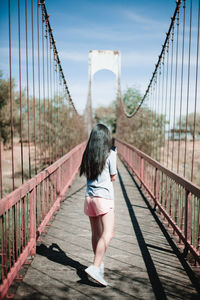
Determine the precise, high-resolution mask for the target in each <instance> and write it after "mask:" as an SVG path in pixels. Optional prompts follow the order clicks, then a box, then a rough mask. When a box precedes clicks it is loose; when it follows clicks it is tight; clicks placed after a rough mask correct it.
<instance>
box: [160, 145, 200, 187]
mask: <svg viewBox="0 0 200 300" xmlns="http://www.w3.org/2000/svg"><path fill="white" fill-rule="evenodd" d="M167 147H168V145H167V141H166V144H165V147H164V148H161V163H162V164H163V165H165V166H167V165H168V168H169V169H171V170H173V171H174V172H176V173H177V170H178V152H179V174H180V175H181V176H183V175H184V159H185V141H180V151H179V142H178V141H174V142H173V141H169V150H168V152H169V155H168V164H167ZM173 147H174V150H173ZM163 151H164V153H163ZM192 152H193V142H192V141H187V144H186V164H185V177H186V178H187V179H189V180H191V168H192ZM172 153H173V156H172ZM163 154H164V155H163ZM163 157H164V159H163ZM193 167H194V170H193V182H194V183H195V184H197V185H199V186H200V141H196V142H195V148H194V166H193Z"/></svg>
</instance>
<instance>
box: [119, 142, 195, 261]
mask: <svg viewBox="0 0 200 300" xmlns="http://www.w3.org/2000/svg"><path fill="white" fill-rule="evenodd" d="M116 146H117V148H118V154H119V156H120V158H121V159H122V160H123V161H124V162H125V163H126V165H127V166H128V168H129V169H130V171H131V172H132V173H133V174H134V175H135V176H136V178H137V179H138V180H139V182H140V183H141V184H142V186H143V187H144V189H145V190H146V192H147V193H148V195H149V196H150V197H151V199H152V200H153V202H154V204H155V206H157V207H158V208H159V211H160V212H161V214H162V215H163V216H164V218H165V221H167V222H168V224H169V226H170V227H171V228H172V229H173V233H174V234H175V235H176V236H177V237H178V239H179V240H178V242H179V243H180V245H182V246H183V247H184V253H185V254H187V253H188V251H190V253H191V254H192V255H193V256H194V259H195V262H197V263H198V264H199V263H200V248H199V247H200V188H199V187H198V186H196V185H195V184H193V183H192V182H190V181H188V180H187V179H185V178H183V177H181V176H179V175H177V174H175V173H174V172H172V171H171V170H169V169H167V168H166V167H164V166H162V165H161V164H160V163H158V162H157V161H155V160H153V159H152V158H151V157H149V156H148V155H146V154H145V153H143V152H141V151H139V150H138V149H137V148H135V147H133V146H132V145H130V144H127V143H124V142H122V141H120V140H116Z"/></svg>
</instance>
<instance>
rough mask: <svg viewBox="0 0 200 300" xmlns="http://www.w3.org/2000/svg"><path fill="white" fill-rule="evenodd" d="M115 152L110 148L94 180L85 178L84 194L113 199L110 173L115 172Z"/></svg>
mask: <svg viewBox="0 0 200 300" xmlns="http://www.w3.org/2000/svg"><path fill="white" fill-rule="evenodd" d="M116 154H117V153H116V152H115V151H113V150H110V154H109V156H108V158H107V159H106V163H105V167H104V169H103V171H102V172H101V174H100V175H98V177H97V178H96V179H94V180H87V189H86V196H96V197H101V198H105V199H114V191H113V184H112V181H111V178H110V175H115V174H117V163H116Z"/></svg>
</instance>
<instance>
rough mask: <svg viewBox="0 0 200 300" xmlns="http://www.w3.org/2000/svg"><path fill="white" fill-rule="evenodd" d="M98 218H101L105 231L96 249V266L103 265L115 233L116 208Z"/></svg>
mask: <svg viewBox="0 0 200 300" xmlns="http://www.w3.org/2000/svg"><path fill="white" fill-rule="evenodd" d="M98 218H100V220H101V222H102V225H103V232H102V235H101V237H100V239H99V240H98V242H97V245H96V249H95V256H94V266H96V267H99V266H100V265H101V263H102V260H103V256H104V254H105V252H106V249H107V247H108V244H109V242H110V241H111V239H112V238H113V235H114V210H112V211H110V212H109V213H107V214H105V215H102V216H99V217H98Z"/></svg>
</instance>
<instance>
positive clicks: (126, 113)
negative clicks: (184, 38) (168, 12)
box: [120, 0, 182, 118]
mask: <svg viewBox="0 0 200 300" xmlns="http://www.w3.org/2000/svg"><path fill="white" fill-rule="evenodd" d="M181 1H182V0H176V8H175V11H174V15H173V16H172V17H171V24H170V26H169V30H168V32H167V33H166V38H165V42H164V44H163V46H162V50H161V53H160V55H159V56H158V61H157V63H156V65H155V70H154V72H153V75H152V77H151V79H150V82H149V85H148V87H147V89H146V92H145V94H144V96H143V98H142V100H141V101H140V103H139V105H138V107H137V108H136V109H135V110H134V111H133V112H132V113H131V114H130V113H128V112H127V111H126V109H125V104H124V102H123V101H122V99H121V97H120V103H121V105H122V107H123V112H124V114H125V116H126V117H127V118H132V117H133V116H135V114H136V113H137V112H138V110H139V109H140V107H141V106H142V104H143V102H144V101H145V99H146V97H147V95H148V93H149V90H150V87H151V85H152V83H153V80H154V78H155V76H156V74H157V71H158V68H159V66H160V64H161V62H162V57H163V54H164V51H165V48H166V45H167V42H168V40H169V38H170V34H171V31H172V28H173V27H174V22H175V20H176V15H177V13H178V11H179V7H180V5H181Z"/></svg>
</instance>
